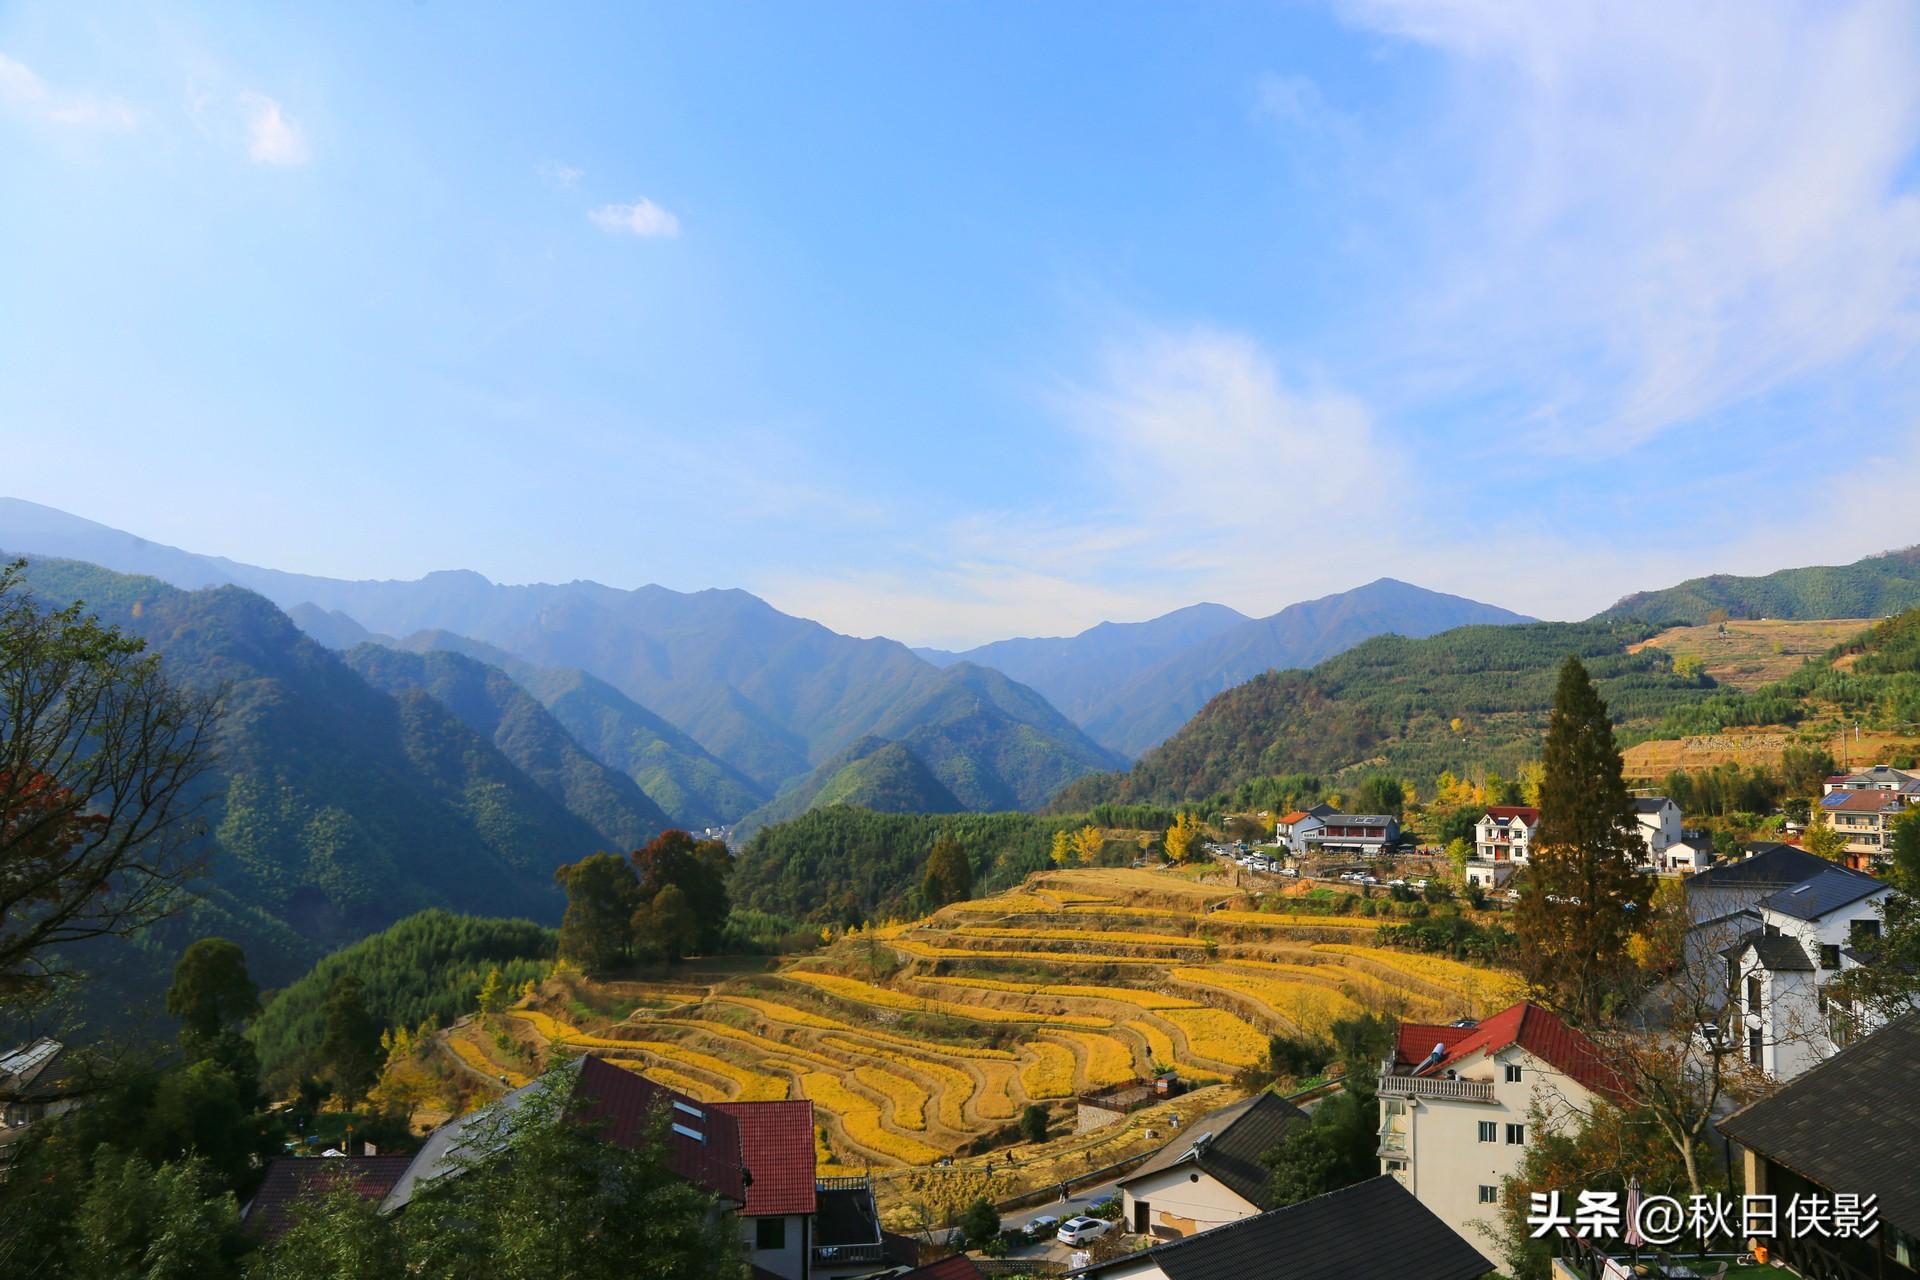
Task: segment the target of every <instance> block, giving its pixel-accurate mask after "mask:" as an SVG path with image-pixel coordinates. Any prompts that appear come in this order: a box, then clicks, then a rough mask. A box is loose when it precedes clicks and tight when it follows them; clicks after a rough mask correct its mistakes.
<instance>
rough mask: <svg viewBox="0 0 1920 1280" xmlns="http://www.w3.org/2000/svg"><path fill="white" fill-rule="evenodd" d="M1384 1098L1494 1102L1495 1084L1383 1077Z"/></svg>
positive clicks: (1425, 1077)
mask: <svg viewBox="0 0 1920 1280" xmlns="http://www.w3.org/2000/svg"><path fill="white" fill-rule="evenodd" d="M1379 1092H1380V1096H1381V1097H1383V1098H1438V1099H1441V1100H1444V1101H1447V1102H1492V1101H1493V1084H1492V1083H1491V1082H1490V1081H1484V1080H1437V1079H1434V1078H1432V1077H1430V1076H1382V1077H1381V1078H1380V1091H1379Z"/></svg>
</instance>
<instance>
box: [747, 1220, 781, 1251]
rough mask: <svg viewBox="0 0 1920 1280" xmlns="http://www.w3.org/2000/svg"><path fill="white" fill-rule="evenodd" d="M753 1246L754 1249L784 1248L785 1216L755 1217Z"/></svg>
mask: <svg viewBox="0 0 1920 1280" xmlns="http://www.w3.org/2000/svg"><path fill="white" fill-rule="evenodd" d="M753 1247H754V1248H756V1249H784V1248H786V1247H787V1220H786V1219H785V1218H755V1219H754V1220H753Z"/></svg>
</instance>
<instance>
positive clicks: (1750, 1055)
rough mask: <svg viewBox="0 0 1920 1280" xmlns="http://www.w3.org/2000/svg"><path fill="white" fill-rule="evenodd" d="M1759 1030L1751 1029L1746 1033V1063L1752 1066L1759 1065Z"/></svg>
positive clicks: (1756, 1028)
mask: <svg viewBox="0 0 1920 1280" xmlns="http://www.w3.org/2000/svg"><path fill="white" fill-rule="evenodd" d="M1760 1044H1761V1041H1760V1028H1758V1027H1753V1028H1751V1029H1750V1030H1748V1032H1747V1061H1748V1062H1750V1063H1752V1064H1753V1065H1754V1066H1756V1067H1757V1066H1759V1065H1760Z"/></svg>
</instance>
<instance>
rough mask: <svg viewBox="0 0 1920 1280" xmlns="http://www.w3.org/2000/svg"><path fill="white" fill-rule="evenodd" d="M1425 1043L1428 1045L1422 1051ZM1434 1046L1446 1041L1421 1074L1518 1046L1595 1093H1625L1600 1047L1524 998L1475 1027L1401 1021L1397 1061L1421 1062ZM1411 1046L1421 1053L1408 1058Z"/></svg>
mask: <svg viewBox="0 0 1920 1280" xmlns="http://www.w3.org/2000/svg"><path fill="white" fill-rule="evenodd" d="M1423 1041H1424V1043H1425V1048H1424V1049H1421V1048H1420V1045H1421V1043H1422V1042H1423ZM1436 1044H1441V1045H1445V1046H1446V1053H1445V1054H1444V1055H1442V1057H1441V1058H1440V1060H1439V1061H1438V1062H1435V1063H1434V1064H1433V1065H1432V1066H1430V1067H1427V1068H1426V1069H1424V1070H1422V1071H1419V1072H1418V1073H1417V1074H1419V1075H1421V1076H1426V1077H1433V1076H1444V1075H1445V1074H1446V1073H1447V1072H1449V1071H1457V1070H1458V1069H1459V1067H1460V1066H1461V1064H1463V1063H1465V1062H1466V1061H1468V1060H1469V1059H1471V1058H1474V1057H1476V1056H1478V1055H1482V1054H1484V1055H1486V1056H1487V1057H1492V1056H1493V1055H1494V1054H1497V1053H1499V1052H1500V1051H1501V1050H1502V1049H1505V1048H1507V1047H1509V1046H1511V1045H1519V1046H1520V1047H1521V1048H1522V1049H1525V1050H1526V1051H1527V1052H1528V1053H1531V1054H1532V1055H1533V1056H1534V1057H1536V1058H1538V1059H1540V1060H1541V1061H1542V1062H1545V1063H1547V1064H1548V1065H1549V1066H1552V1067H1554V1068H1555V1069H1557V1070H1558V1071H1559V1072H1560V1073H1561V1074H1563V1075H1565V1076H1566V1077H1567V1078H1568V1079H1570V1080H1574V1081H1577V1082H1578V1083H1580V1084H1582V1085H1585V1086H1586V1087H1587V1088H1589V1089H1591V1090H1593V1091H1594V1092H1595V1093H1601V1094H1606V1095H1608V1096H1611V1097H1617V1096H1618V1095H1619V1094H1620V1092H1621V1081H1620V1078H1619V1076H1618V1075H1617V1074H1615V1073H1614V1071H1613V1070H1612V1069H1611V1068H1609V1067H1608V1066H1607V1065H1606V1063H1605V1061H1604V1059H1603V1057H1602V1055H1601V1053H1600V1047H1599V1046H1598V1045H1596V1044H1594V1042H1593V1041H1592V1040H1589V1039H1588V1038H1587V1037H1586V1036H1585V1035H1584V1034H1582V1033H1581V1032H1580V1031H1578V1030H1576V1029H1574V1028H1573V1027H1570V1026H1568V1025H1567V1024H1566V1022H1565V1021H1563V1020H1562V1019H1561V1017H1560V1015H1558V1014H1556V1013H1554V1012H1553V1011H1552V1010H1550V1009H1544V1008H1542V1007H1541V1006H1539V1005H1537V1004H1535V1003H1533V1001H1531V1000H1522V1001H1521V1002H1520V1003H1519V1004H1516V1005H1513V1006H1511V1007H1509V1008H1506V1009H1502V1010H1501V1011H1500V1012H1499V1013H1496V1014H1494V1015H1493V1016H1492V1017H1491V1018H1488V1019H1486V1020H1485V1021H1484V1022H1482V1023H1480V1024H1479V1025H1478V1026H1476V1027H1469V1028H1461V1027H1436V1026H1428V1025H1422V1024H1420V1023H1402V1024H1401V1025H1400V1031H1399V1036H1398V1046H1399V1048H1398V1052H1399V1053H1400V1054H1401V1055H1402V1062H1401V1063H1399V1064H1397V1065H1405V1066H1409V1067H1412V1066H1418V1065H1419V1064H1420V1063H1421V1062H1423V1061H1424V1060H1425V1059H1426V1057H1427V1056H1428V1054H1430V1053H1431V1052H1432V1051H1433V1046H1434V1045H1436ZM1409 1045H1411V1046H1412V1047H1413V1048H1415V1049H1418V1050H1419V1052H1418V1053H1417V1054H1416V1055H1413V1056H1408V1055H1407V1052H1406V1051H1407V1048H1408V1046H1409Z"/></svg>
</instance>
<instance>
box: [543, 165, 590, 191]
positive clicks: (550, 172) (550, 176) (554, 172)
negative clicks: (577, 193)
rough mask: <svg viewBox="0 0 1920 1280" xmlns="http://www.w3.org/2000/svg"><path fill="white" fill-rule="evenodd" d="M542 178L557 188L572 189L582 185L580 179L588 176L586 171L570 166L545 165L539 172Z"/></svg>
mask: <svg viewBox="0 0 1920 1280" xmlns="http://www.w3.org/2000/svg"><path fill="white" fill-rule="evenodd" d="M537 172H538V173H539V175H540V177H541V178H542V179H543V180H544V181H547V182H550V183H552V184H553V185H554V186H556V187H562V188H567V189H571V188H573V187H577V186H579V185H580V179H582V178H584V177H586V176H587V171H586V170H585V169H579V168H575V167H574V166H573V165H570V164H543V165H541V166H540V168H539V169H538V171H537Z"/></svg>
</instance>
